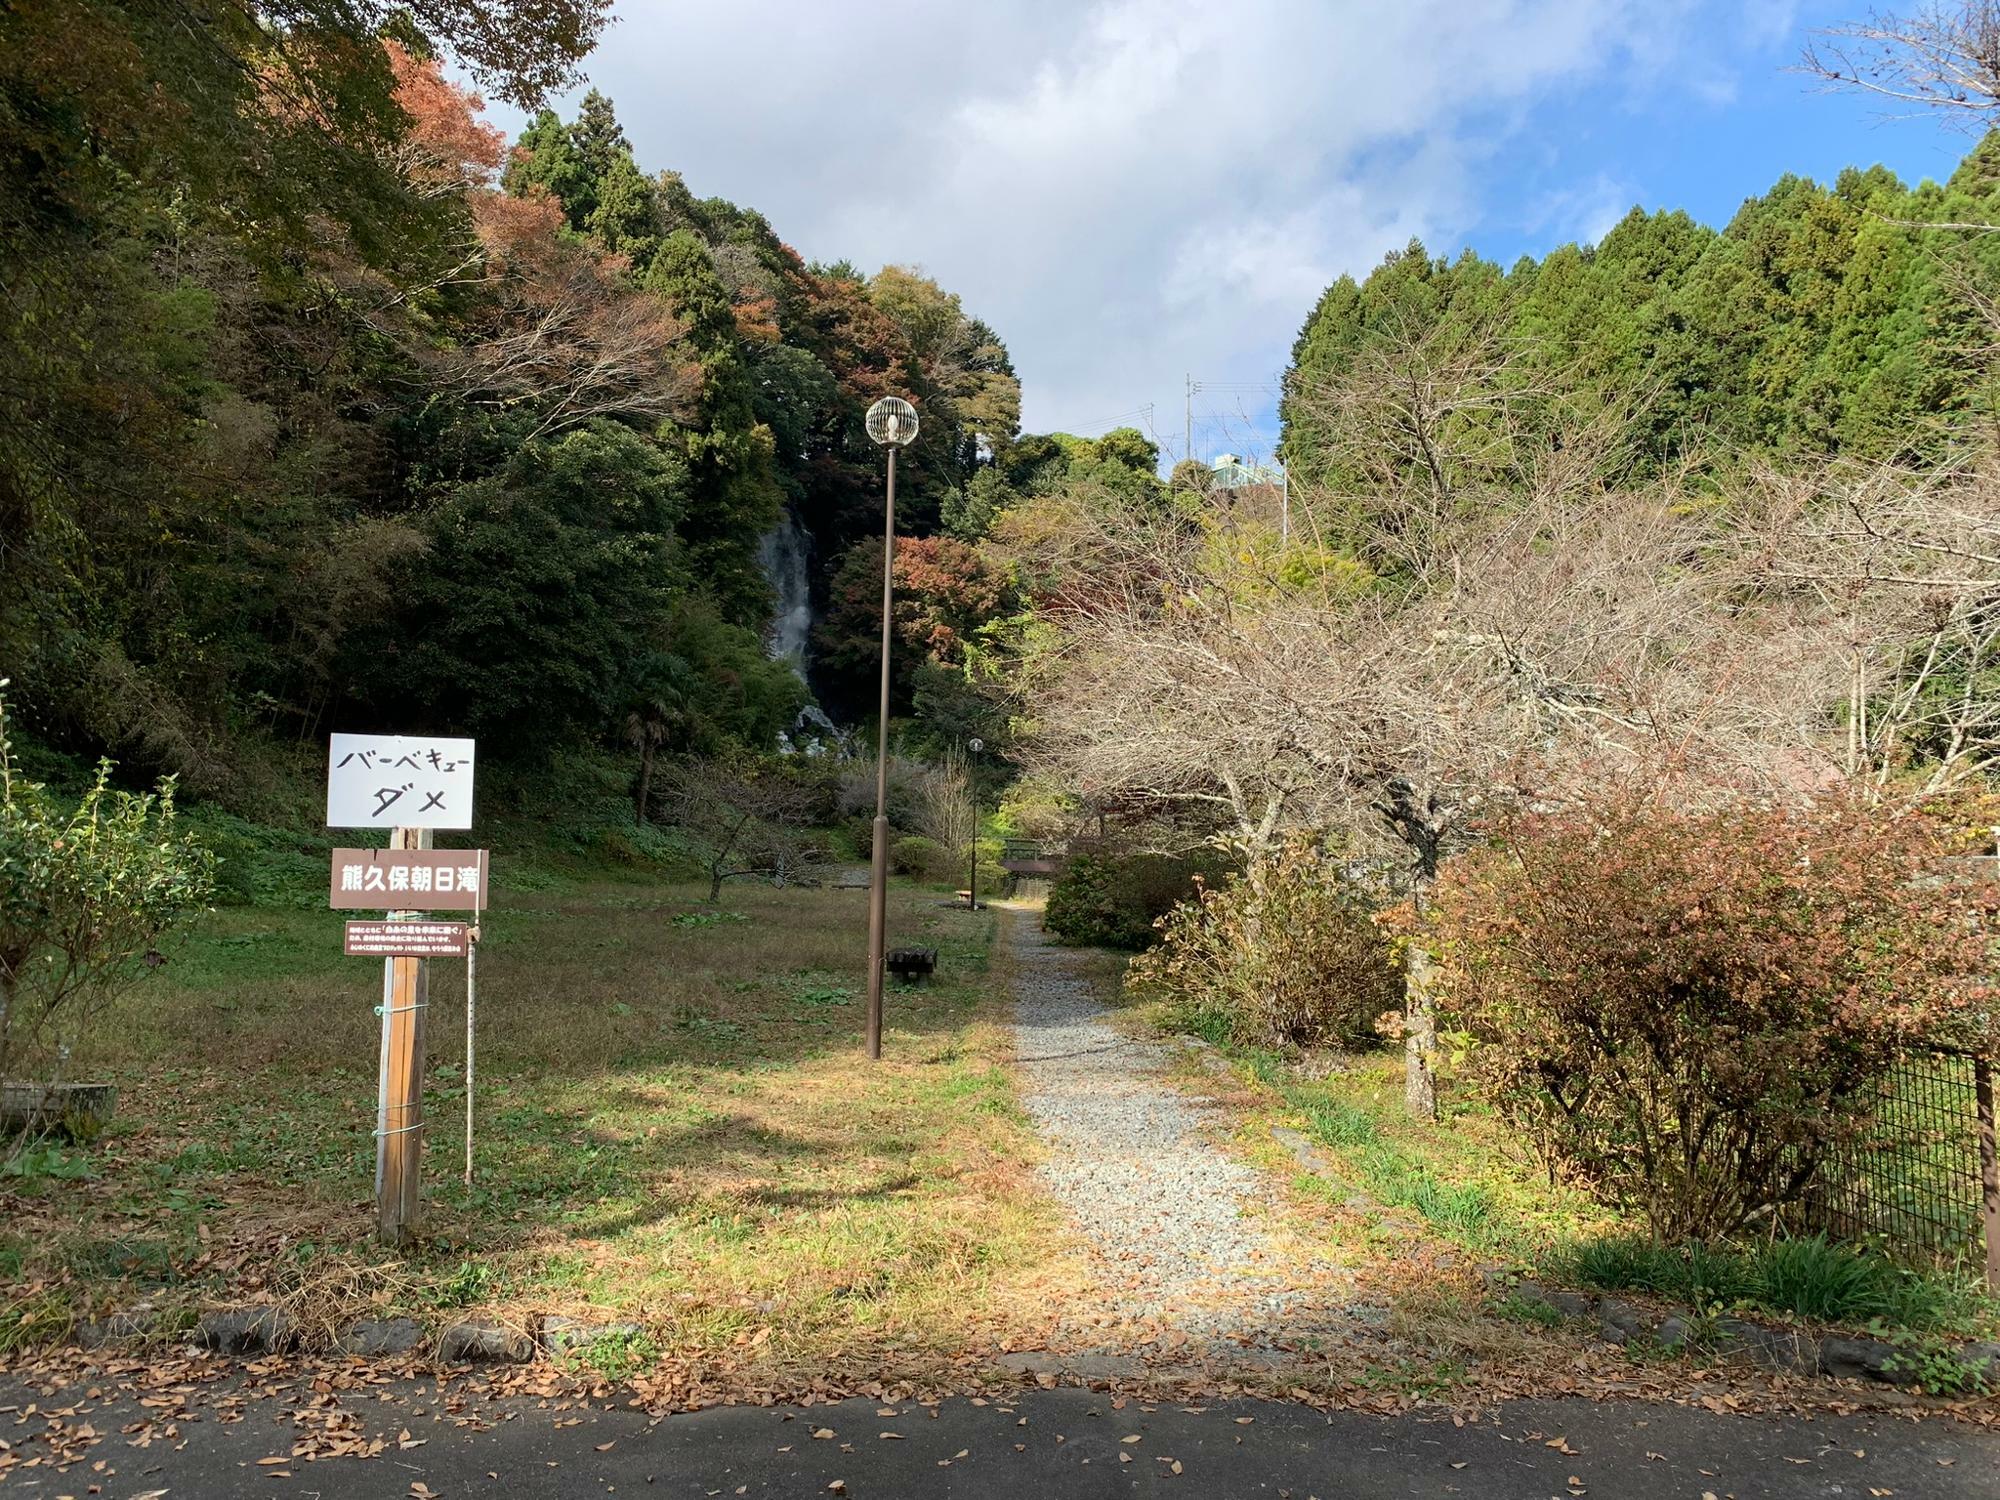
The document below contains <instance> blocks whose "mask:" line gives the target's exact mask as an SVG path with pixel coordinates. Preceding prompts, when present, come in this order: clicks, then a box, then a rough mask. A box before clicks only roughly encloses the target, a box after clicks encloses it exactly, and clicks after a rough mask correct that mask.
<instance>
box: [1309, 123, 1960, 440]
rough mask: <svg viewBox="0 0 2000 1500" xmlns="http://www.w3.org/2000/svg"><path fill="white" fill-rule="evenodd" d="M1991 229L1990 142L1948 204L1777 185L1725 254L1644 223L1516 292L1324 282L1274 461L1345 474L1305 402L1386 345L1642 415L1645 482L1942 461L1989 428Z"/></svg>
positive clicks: (1565, 256)
mask: <svg viewBox="0 0 2000 1500" xmlns="http://www.w3.org/2000/svg"><path fill="white" fill-rule="evenodd" d="M1996 222H2000V136H1992V137H1988V138H1987V139H1986V140H1985V141H1984V142H1983V143H1981V144H1980V145H1979V146H1978V147H1977V148H1976V149H1975V150H1974V151H1973V152H1972V153H1971V154H1970V155H1968V156H1967V157H1966V158H1965V160H1964V161H1963V163H1962V164H1961V165H1960V166H1959V168H1958V170H1957V171H1956V172H1954V173H1953V174H1952V177H1951V179H1950V180H1949V181H1948V182H1946V183H1944V184H1937V183H1929V182H1926V183H1924V184H1923V185H1921V186H1919V187H1916V188H1909V187H1906V186H1904V185H1903V184H1902V183H1901V182H1899V181H1898V180H1897V179H1896V177H1895V175H1894V174H1893V173H1891V172H1889V171H1887V170H1886V169H1884V168H1882V167H1873V168H1870V169H1868V170H1866V171H1863V170H1859V169H1850V170H1848V171H1846V172H1843V173H1842V174H1841V175H1840V178H1839V180H1838V181H1837V182H1836V183H1835V184H1834V185H1833V186H1832V187H1830V188H1828V187H1822V186H1820V185H1819V184H1817V183H1814V182H1811V181H1808V180H1806V179H1804V178H1798V177H1787V178H1785V179H1784V180H1782V181H1780V182H1779V183H1778V184H1777V185H1776V186H1774V187H1773V188H1772V189H1771V190H1770V192H1768V193H1766V194H1765V195H1764V196H1763V197H1761V198H1753V199H1751V200H1750V201H1748V202H1746V203H1745V204H1744V205H1743V207H1742V209H1741V210H1740V211H1739V212H1738V213H1737V215H1736V217H1735V218H1734V219H1732V220H1731V221H1730V223H1729V225H1728V226H1727V227H1726V228H1724V229H1723V230H1721V231H1719V232H1718V231H1716V230H1712V229H1709V228H1707V227H1705V226H1703V225H1700V224H1697V223H1696V222H1694V220H1693V219H1691V218H1690V217H1689V216H1688V215H1687V214H1685V213H1683V212H1679V211H1677V210H1669V211H1660V212H1655V213H1650V214H1649V213H1646V212H1644V211H1642V210H1640V209H1636V208H1635V209H1633V210H1632V212H1631V213H1630V214H1628V215H1627V216H1626V217H1625V219H1624V220H1623V221H1622V222H1621V223H1619V224H1618V225H1617V227H1616V228H1614V229H1613V230H1612V231H1611V232H1610V233H1609V234H1608V235H1606V236H1605V237H1604V239H1603V240H1602V241H1601V242H1600V243H1599V244H1597V245H1596V246H1592V247H1583V246H1577V245H1566V246H1563V247H1562V248H1560V249H1558V250H1555V251H1552V252H1551V253H1550V254H1549V255H1547V256H1545V257H1544V258H1543V259H1541V260H1539V261H1537V260H1533V259H1527V258H1524V259H1522V260H1521V261H1520V262H1519V263H1517V264H1516V265H1515V266H1514V267H1513V268H1512V269H1511V270H1503V269H1502V268H1501V267H1499V266H1497V265H1495V264H1493V263H1492V262H1491V261H1487V260H1483V259H1481V258H1480V257H1479V256H1478V255H1476V254H1474V253H1472V252H1470V251H1468V252H1466V253H1465V254H1464V255H1462V256H1460V257H1459V258H1458V259H1457V260H1455V261H1449V262H1447V261H1444V260H1440V259H1434V258H1433V257H1432V256H1431V255H1430V254H1429V253H1428V252H1427V251H1426V250H1425V249H1424V247H1423V246H1422V245H1420V244H1416V243H1412V244H1411V245H1410V247H1409V248H1408V249H1407V250H1405V251H1403V252H1401V253H1400V254H1394V255H1391V256H1390V257H1389V258H1388V259H1387V260H1386V261H1385V262H1384V263H1383V264H1382V265H1381V266H1379V267H1378V268H1377V269H1376V270H1375V271H1374V272H1373V273H1371V274H1370V275H1369V276H1368V277H1366V278H1365V279H1364V280H1362V281H1360V282H1358V283H1357V282H1356V281H1355V280H1354V279H1353V278H1351V277H1346V276H1343V277H1341V278H1340V279H1339V280H1337V281H1336V282H1334V283H1333V285H1331V286H1330V287H1328V288H1327V290H1326V292H1325V294H1324V295H1323V296H1322V297H1321V298H1320V301H1319V304H1318V306H1317V307H1315V308H1314V309H1313V311H1312V314H1311V316H1310V317H1309V318H1308V319H1307V320H1306V323H1305V326H1304V328H1303V329H1302V331H1301V332H1300V334H1299V337H1298V341H1297V343H1296V344H1295V345H1294V347H1293V351H1292V358H1293V374H1292V377H1291V385H1290V391H1291V394H1290V395H1289V397H1288V399H1287V401H1286V403H1285V412H1284V416H1285V439H1284V442H1285V449H1286V451H1287V453H1288V454H1289V455H1290V456H1291V457H1292V459H1293V460H1294V462H1295V463H1299V464H1303V465H1304V466H1305V467H1306V468H1307V469H1309V470H1323V469H1324V468H1325V466H1326V464H1327V463H1329V462H1333V463H1334V464H1335V465H1336V467H1337V466H1338V462H1339V461H1338V460H1337V459H1332V458H1330V457H1329V455H1330V454H1331V453H1332V449H1331V448H1330V446H1329V444H1328V441H1327V428H1328V425H1329V424H1328V421H1327V413H1325V412H1324V411H1317V410H1315V400H1314V396H1313V394H1312V393H1313V392H1315V391H1318V390H1321V389H1323V388H1324V385H1325V382H1326V381H1327V380H1328V379H1329V378H1331V377H1341V376H1346V375H1349V374H1352V373H1354V371H1355V369H1356V365H1357V361H1359V362H1360V363H1362V364H1364V365H1365V364H1366V363H1367V362H1368V361H1369V360H1370V359H1372V358H1378V357H1379V354H1380V350H1381V348H1382V347H1383V344H1384V341H1385V340H1386V341H1388V342H1392V343H1393V342H1402V343H1405V344H1407V343H1408V342H1409V341H1410V340H1412V339H1414V338H1418V337H1432V338H1435V339H1436V340H1437V341H1438V342H1437V345H1436V352H1437V354H1438V355H1439V356H1440V357H1443V358H1445V359H1447V360H1448V361H1449V362H1453V363H1455V364H1456V365H1458V366H1459V367H1461V368H1463V369H1470V368H1472V367H1473V366H1476V365H1479V364H1482V363H1485V364H1491V363H1494V362H1496V361H1504V362H1505V363H1506V364H1507V365H1508V367H1509V370H1508V383H1509V384H1510V385H1511V386H1513V387H1514V388H1515V389H1516V390H1517V391H1519V392H1523V393H1535V394H1541V395H1546V396H1550V397H1553V398H1558V399H1560V400H1562V401H1565V402H1567V403H1570V404H1572V405H1574V404H1576V403H1578V402H1583V403H1585V404H1601V403H1606V402H1616V403H1625V404H1629V405H1630V406H1632V407H1634V408H1635V409H1636V411H1637V416H1638V420H1637V423H1636V426H1635V430H1634V456H1635V459H1636V460H1637V461H1639V462H1641V463H1642V464H1647V465H1651V466H1659V465H1663V464H1668V463H1671V462H1673V461H1674V460H1676V459H1678V458H1680V457H1683V456H1690V455H1712V454H1715V453H1717V452H1735V453H1738V454H1742V453H1749V452H1755V453H1761V454H1763V455H1766V456H1768V457H1783V456H1793V455H1823V454H1841V455H1849V456H1856V457H1863V458H1886V457H1892V456H1900V457H1904V458H1909V459H1915V460H1918V461H1928V460H1932V459H1935V458H1937V457H1939V456H1940V455H1941V454H1942V453H1943V452H1944V451H1946V449H1947V448H1948V446H1949V444H1950V442H1951V440H1952V436H1953V434H1954V432H1956V431H1959V430H1962V428H1963V425H1964V423H1965V422H1966V421H1968V420H1969V419H1972V418H1973V417H1975V416H1977V415H1979V414H1983V413H1989V412H1990V410H1991V405H1992V401H1991V397H1992V391H1991V388H1990V386H1989V384H1988V382H1987V381H1986V379H1985V365H1984V362H1983V361H1984V357H1985V354H1986V352H1987V348H1988V345H1989V343H1990V341H1991V337H1992V334H1991V329H1990V328H1989V327H1988V326H1987V324H1986V322H1985V320H1984V319H1982V318H1981V317H1980V316H1979V313H1978V308H1979V306H1980V302H1981V299H1980V296H1979V294H1978V289H1979V288H1981V287H1985V286H1990V285H1991V284H1992V280H1991V273H1992V272H1993V271H1995V270H1996V269H2000V240H1996V238H1995V236H1993V235H1992V234H1991V233H1990V232H1986V231H1984V230H1983V229H1982V228H1981V226H1987V225H1991V224H1993V223H1996ZM1935 226H1953V227H1935ZM1309 477H1311V478H1332V477H1335V476H1334V475H1330V474H1326V473H1322V472H1315V473H1312V474H1311V475H1310V476H1309Z"/></svg>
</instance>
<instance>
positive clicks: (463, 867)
mask: <svg viewBox="0 0 2000 1500" xmlns="http://www.w3.org/2000/svg"><path fill="white" fill-rule="evenodd" d="M474 749H475V747H474V745H473V742H472V741H471V740H465V739H443V738H432V737H429V736H416V737H406V736H402V735H379V734H336V735H334V736H333V737H332V738H331V739H330V740H329V741H328V743H327V773H326V823H327V827H329V828H387V829H389V830H390V834H389V848H388V850H386V851H384V852H383V854H382V855H381V856H380V857H377V856H372V855H370V854H369V853H368V851H365V850H351V849H349V850H339V851H336V854H335V858H334V863H333V868H332V872H331V880H332V886H331V890H332V898H333V902H332V904H333V906H334V908H335V909H336V910H343V909H344V910H357V909H377V910H387V911H388V920H389V922H390V923H398V922H415V921H422V920H423V919H424V917H425V914H426V912H428V911H433V910H439V909H444V910H451V909H457V908H461V907H470V908H471V910H472V911H473V913H474V917H475V920H476V918H477V914H478V912H479V909H480V907H481V906H482V905H483V904H484V903H485V900H486V855H485V854H484V852H482V851H479V850H468V851H466V852H464V853H463V854H460V855H457V856H456V857H455V858H454V859H452V860H448V861H447V860H439V859H434V858H431V857H430V856H428V855H426V856H425V857H423V858H413V857H412V855H413V853H414V851H427V850H429V849H430V848H431V830H432V829H435V828H454V829H457V828H470V827H471V826H472V773H473V754H474ZM398 855H401V856H402V857H401V858H398V857H397V856H398ZM378 893H379V896H380V899H379V900H370V899H369V898H370V896H371V895H375V894H378ZM356 925H365V924H356ZM436 937H437V934H436V933H435V932H432V933H430V934H428V935H427V936H426V937H425V939H424V941H423V942H422V943H413V944H411V947H412V948H413V949H414V950H415V951H413V952H408V951H406V952H395V950H394V949H393V948H391V949H390V951H391V953H392V955H393V956H391V957H388V958H384V959H383V960H382V1004H381V1006H380V1007H379V1009H380V1012H381V1016H382V1055H381V1067H380V1071H379V1077H378V1081H377V1083H376V1096H375V1212H376V1220H377V1229H378V1231H379V1233H380V1235H381V1237H382V1239H383V1241H384V1242H385V1243H387V1244H390V1245H402V1244H404V1243H405V1242H406V1241H408V1239H409V1238H410V1236H411V1234H412V1233H414V1232H415V1230H416V1227H417V1222H418V1220H419V1218H420V1217H421V1214H422V1209H423V1152H424V1016H425V1012H426V1010H427V1009H428V1007H429V1005H430V984H429V974H428V973H427V964H426V961H425V959H423V958H422V957H421V956H419V955H421V954H422V953H424V952H426V951H432V950H433V949H434V947H435V939H436ZM379 938H380V934H372V933H371V934H366V935H365V937H364V940H365V941H366V942H367V943H368V944H369V945H370V946H371V947H372V951H374V952H377V953H379V952H382V951H383V948H382V947H381V946H376V945H377V944H378V943H379ZM355 941H356V936H355V934H353V933H350V935H349V943H350V945H351V944H353V943H354V942H355ZM468 956H469V955H468ZM469 993H470V992H469V990H468V997H469ZM468 1019H469V1009H468ZM469 1061H470V1058H469V1057H468V1062H469ZM467 1087H468V1093H469V1091H470V1080H469V1079H468V1084H467ZM468 1118H469V1117H468Z"/></svg>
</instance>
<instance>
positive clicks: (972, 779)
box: [965, 739, 986, 911]
mask: <svg viewBox="0 0 2000 1500" xmlns="http://www.w3.org/2000/svg"><path fill="white" fill-rule="evenodd" d="M965 748H966V749H967V750H968V751H970V752H971V753H972V754H973V755H977V754H979V752H980V751H982V750H984V749H985V748H986V741H984V740H981V739H970V740H967V741H966V742H965ZM977 771H978V763H977V762H976V761H972V760H968V761H967V762H966V765H965V785H966V790H968V791H969V792H971V794H972V870H971V878H970V879H968V880H967V881H966V882H965V884H966V892H965V909H966V910H967V911H978V910H979V777H978V774H977Z"/></svg>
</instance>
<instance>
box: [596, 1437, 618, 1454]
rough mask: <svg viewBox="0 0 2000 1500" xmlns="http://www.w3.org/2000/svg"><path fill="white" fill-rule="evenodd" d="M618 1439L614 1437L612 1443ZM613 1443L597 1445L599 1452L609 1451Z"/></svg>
mask: <svg viewBox="0 0 2000 1500" xmlns="http://www.w3.org/2000/svg"><path fill="white" fill-rule="evenodd" d="M617 1441H618V1439H617V1438H613V1439H612V1440H611V1443H615V1442H617ZM611 1443H599V1444H598V1445H597V1451H598V1452H599V1453H609V1452H610V1451H611Z"/></svg>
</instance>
